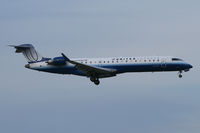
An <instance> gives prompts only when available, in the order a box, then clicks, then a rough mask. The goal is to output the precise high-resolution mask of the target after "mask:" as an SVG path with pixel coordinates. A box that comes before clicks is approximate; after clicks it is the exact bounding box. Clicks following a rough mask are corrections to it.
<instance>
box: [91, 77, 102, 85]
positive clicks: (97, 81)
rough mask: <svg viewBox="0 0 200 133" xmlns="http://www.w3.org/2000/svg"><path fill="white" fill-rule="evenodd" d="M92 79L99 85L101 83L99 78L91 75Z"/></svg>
mask: <svg viewBox="0 0 200 133" xmlns="http://www.w3.org/2000/svg"><path fill="white" fill-rule="evenodd" d="M90 81H92V82H94V84H95V85H99V84H100V81H99V79H98V78H96V77H90Z"/></svg>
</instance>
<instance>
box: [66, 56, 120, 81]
mask: <svg viewBox="0 0 200 133" xmlns="http://www.w3.org/2000/svg"><path fill="white" fill-rule="evenodd" d="M62 56H63V57H64V58H65V60H66V61H68V62H70V63H71V64H74V65H75V67H76V68H77V69H79V70H81V71H83V72H84V73H86V75H87V76H89V77H90V76H95V77H98V78H105V77H112V76H116V70H114V69H108V68H102V67H96V66H91V65H86V64H82V63H79V62H76V61H72V60H70V59H69V58H67V57H66V56H65V55H64V54H63V53H62Z"/></svg>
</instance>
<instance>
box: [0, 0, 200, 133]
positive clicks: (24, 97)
mask: <svg viewBox="0 0 200 133" xmlns="http://www.w3.org/2000/svg"><path fill="white" fill-rule="evenodd" d="M199 6H200V1H197V0H192V1H191V0H190V1H189V0H167V1H163V0H151V1H149V0H123V1H122V0H96V1H94V0H84V1H82V0H67V1H66V0H57V1H54V0H40V1H39V0H18V1H12V0H0V61H1V69H0V83H1V84H0V132H2V133H13V132H20V133H27V132H29V133H35V132H37V133H44V132H48V133H64V132H70V133H80V132H87V133H94V132H95V133H102V132H104V133H112V132H114V133H122V132H126V133H133V132H137V133H146V132H148V133H169V132H170V133H188V132H191V133H199V131H200V104H199V101H200V97H199V94H200V90H199V87H200V83H199V74H200V72H199V56H200V53H199V49H200V39H199V38H200V26H199V24H200V8H199ZM24 43H30V44H33V45H34V46H35V48H36V50H37V51H39V52H40V53H41V54H42V55H43V56H45V57H55V56H60V54H61V53H62V52H64V53H65V54H66V55H67V56H68V57H69V58H76V57H119V56H158V55H162V56H174V57H180V58H182V59H184V60H185V61H186V62H188V63H190V64H192V65H193V67H194V68H193V69H192V70H191V71H189V72H187V73H184V74H183V78H182V79H179V78H178V75H177V73H176V72H168V73H127V74H122V75H118V76H116V77H113V78H107V79H102V80H101V84H100V85H99V86H96V85H94V84H93V83H92V82H90V81H89V79H88V78H85V77H78V76H73V75H56V74H49V73H43V72H37V71H33V70H28V69H26V68H24V65H25V64H26V63H27V62H26V60H25V59H24V57H23V56H22V55H21V54H15V53H14V49H12V48H10V47H7V45H19V44H24Z"/></svg>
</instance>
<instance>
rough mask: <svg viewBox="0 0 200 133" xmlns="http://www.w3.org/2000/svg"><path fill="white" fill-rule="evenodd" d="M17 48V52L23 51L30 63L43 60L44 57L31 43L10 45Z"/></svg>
mask: <svg viewBox="0 0 200 133" xmlns="http://www.w3.org/2000/svg"><path fill="white" fill-rule="evenodd" d="M9 46H11V47H14V48H15V49H16V51H15V52H16V53H22V54H23V55H24V57H25V58H26V60H27V61H28V63H33V62H39V61H42V60H43V57H42V56H41V55H40V54H39V53H38V52H37V51H36V50H35V48H34V47H33V45H31V44H22V45H19V46H15V45H9Z"/></svg>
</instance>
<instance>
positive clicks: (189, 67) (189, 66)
mask: <svg viewBox="0 0 200 133" xmlns="http://www.w3.org/2000/svg"><path fill="white" fill-rule="evenodd" d="M191 68H193V66H192V65H190V64H188V63H186V64H185V69H188V70H190V69H191Z"/></svg>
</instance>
